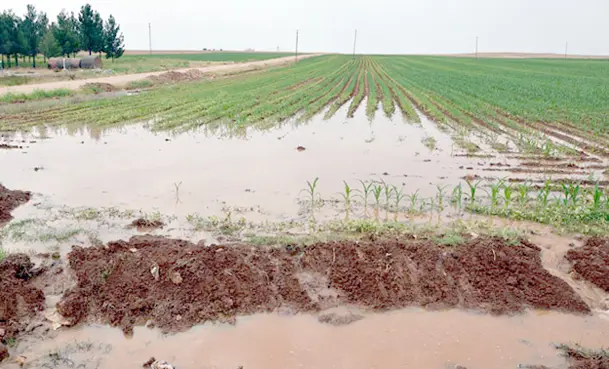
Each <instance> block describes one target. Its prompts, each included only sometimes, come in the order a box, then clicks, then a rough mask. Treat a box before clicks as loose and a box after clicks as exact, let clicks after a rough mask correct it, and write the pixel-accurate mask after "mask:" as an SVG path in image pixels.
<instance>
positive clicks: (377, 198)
mask: <svg viewBox="0 0 609 369" xmlns="http://www.w3.org/2000/svg"><path fill="white" fill-rule="evenodd" d="M372 194H373V195H374V210H375V213H376V219H377V220H378V218H379V210H380V208H381V195H382V194H383V186H381V185H378V184H375V185H374V188H373V192H372Z"/></svg>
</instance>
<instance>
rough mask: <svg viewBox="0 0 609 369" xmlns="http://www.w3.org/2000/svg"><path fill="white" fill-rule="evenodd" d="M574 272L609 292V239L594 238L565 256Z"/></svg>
mask: <svg viewBox="0 0 609 369" xmlns="http://www.w3.org/2000/svg"><path fill="white" fill-rule="evenodd" d="M565 258H566V259H567V260H569V261H570V262H571V263H572V264H573V270H574V271H575V272H577V274H578V275H579V276H581V277H582V278H583V279H585V280H587V281H588V282H590V283H592V284H594V285H596V286H598V287H600V288H602V289H603V290H605V292H609V238H601V237H593V238H590V239H588V241H586V243H585V244H584V246H582V247H579V248H574V249H571V250H569V251H568V252H567V255H566V256H565Z"/></svg>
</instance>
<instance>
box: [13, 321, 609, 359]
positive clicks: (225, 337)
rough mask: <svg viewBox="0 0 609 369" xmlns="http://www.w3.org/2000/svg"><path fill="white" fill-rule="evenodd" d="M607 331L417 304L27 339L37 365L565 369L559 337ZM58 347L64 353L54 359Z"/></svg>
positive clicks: (599, 338) (586, 339) (594, 341)
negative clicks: (353, 313)
mask: <svg viewBox="0 0 609 369" xmlns="http://www.w3.org/2000/svg"><path fill="white" fill-rule="evenodd" d="M607 332H609V322H608V321H607V320H603V319H600V318H596V317H578V316H573V315H568V314H559V313H543V312H534V311H533V312H529V313H526V314H523V315H518V316H515V317H490V316H484V315H475V314H471V313H467V312H462V311H445V312H429V311H422V310H418V309H416V310H412V309H411V310H402V311H395V312H391V313H386V314H363V315H362V319H361V320H359V321H357V322H354V323H352V324H349V325H346V326H333V325H328V324H324V323H320V322H319V321H318V318H316V317H315V316H309V315H297V316H280V315H277V314H269V315H254V316H249V317H242V318H238V319H237V323H236V325H235V326H232V325H226V324H205V325H202V326H197V327H194V328H193V329H191V330H189V331H187V332H184V333H180V334H177V335H175V334H172V335H164V334H162V333H161V332H159V331H157V330H156V329H153V330H150V329H147V328H144V327H141V328H136V329H135V332H134V335H133V337H132V338H125V337H124V336H123V334H122V333H121V331H120V330H119V329H112V328H106V327H101V326H87V327H84V328H77V329H71V330H69V331H62V332H59V333H56V334H55V335H54V336H53V339H52V340H49V341H47V342H45V343H43V344H41V345H40V346H37V347H31V346H29V345H27V343H26V344H24V346H25V347H24V350H23V352H22V353H23V354H25V355H27V356H28V360H32V363H34V364H36V366H37V367H43V365H45V364H46V365H47V366H46V367H51V368H68V367H81V368H87V369H88V368H100V369H105V368H108V369H109V368H115V367H116V365H117V364H119V363H120V365H122V367H125V368H138V367H141V365H142V363H143V362H145V361H146V360H148V358H149V357H151V356H153V357H155V358H158V359H160V358H162V359H163V360H166V361H168V362H170V363H172V364H173V365H175V366H176V367H177V368H185V369H195V368H197V369H198V368H239V367H243V368H252V369H264V368H290V369H298V368H362V369H363V368H413V369H416V368H440V369H444V368H455V367H456V366H457V365H462V366H463V367H466V368H474V369H503V368H518V367H519V365H521V366H520V367H526V366H525V365H546V366H550V367H552V368H557V369H561V368H566V367H567V366H566V364H565V360H564V358H563V357H561V356H560V355H559V353H558V351H556V349H555V348H554V347H553V344H555V343H556V342H578V343H580V344H582V345H586V346H590V347H595V346H597V345H599V344H603V343H606V342H607V339H608V338H607V334H608V333H607ZM50 353H57V356H58V357H59V359H57V360H55V362H54V361H53V359H52V358H50V357H49V354H50ZM61 359H68V360H70V361H68V362H67V363H66V362H63V361H62V360H61ZM68 363H71V365H69V364H68ZM7 367H11V366H10V365H9V366H7ZM13 367H17V365H13Z"/></svg>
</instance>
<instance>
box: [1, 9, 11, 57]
mask: <svg viewBox="0 0 609 369" xmlns="http://www.w3.org/2000/svg"><path fill="white" fill-rule="evenodd" d="M13 17H14V15H13V14H12V13H10V12H8V11H3V12H2V13H0V57H1V61H2V67H3V68H6V67H10V66H11V64H10V63H11V59H10V56H9V54H10V52H11V48H12V46H11V39H10V30H11V27H12V23H13ZM5 55H6V56H7V59H8V63H6V64H5V62H4V56H5Z"/></svg>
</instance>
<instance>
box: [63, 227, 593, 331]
mask: <svg viewBox="0 0 609 369" xmlns="http://www.w3.org/2000/svg"><path fill="white" fill-rule="evenodd" d="M68 259H69V263H70V267H71V269H72V271H73V272H74V273H75V277H76V279H77V285H76V287H74V288H73V289H71V290H70V291H68V292H67V293H66V294H65V295H64V297H63V299H62V301H60V303H59V304H58V306H57V308H58V311H59V312H60V313H61V314H62V315H63V316H64V317H66V318H68V319H69V320H70V321H71V323H72V324H76V323H78V322H87V321H88V322H102V323H109V324H111V325H114V326H119V327H121V328H122V329H123V330H124V331H125V332H126V333H130V332H132V329H133V326H134V325H143V324H145V323H146V322H148V321H151V322H152V323H153V324H155V325H156V326H158V327H160V328H161V329H162V330H164V331H180V330H184V329H187V328H189V327H191V326H193V325H195V324H199V323H202V322H205V321H210V320H211V321H215V320H220V321H228V322H232V321H234V317H235V316H236V315H244V314H253V313H260V312H271V311H275V310H277V309H279V308H281V309H282V310H286V309H287V310H288V311H291V312H316V311H319V310H320V309H321V308H324V307H326V306H328V304H327V303H326V301H324V298H327V296H316V295H315V293H316V292H315V291H311V290H310V288H309V287H308V286H307V285H306V284H304V283H301V282H300V280H299V278H298V276H299V275H302V274H303V273H304V274H308V275H314V276H316V278H318V279H319V280H320V281H323V285H324V288H326V287H327V289H330V290H332V291H336V293H335V294H334V295H333V297H332V298H333V299H336V300H337V301H336V304H356V305H359V306H362V307H364V308H369V309H372V310H381V311H383V310H390V309H396V308H402V307H407V306H421V307H426V308H431V309H435V308H464V309H472V310H476V311H482V312H490V313H493V314H512V313H518V312H522V311H523V310H525V309H527V308H539V309H554V310H560V311H567V312H575V313H588V312H589V311H590V310H589V307H588V306H587V305H586V304H585V303H584V302H583V301H582V300H581V299H580V297H579V296H578V295H577V294H576V293H575V292H574V291H573V290H572V289H571V288H570V287H569V286H568V285H567V284H566V283H565V282H564V281H562V280H561V279H559V278H557V277H554V276H552V275H550V274H549V273H548V272H547V271H546V270H545V269H544V268H543V266H542V264H541V258H540V249H539V248H538V247H536V246H534V245H532V244H529V243H527V242H525V241H523V242H522V243H520V244H518V245H507V244H506V243H505V242H504V241H503V240H502V239H498V238H478V239H474V240H470V241H467V242H466V243H465V244H463V245H460V246H453V247H446V246H439V245H437V244H435V243H434V242H432V241H430V240H426V241H417V240H408V241H404V242H398V241H383V242H380V241H379V242H363V243H362V242H360V243H356V242H352V241H349V242H336V243H327V244H316V245H312V246H308V247H306V248H298V247H296V248H294V247H289V248H285V249H279V248H267V247H252V246H247V245H233V246H217V245H212V246H204V245H203V244H193V243H191V242H188V241H184V240H176V239H168V238H164V237H154V236H135V237H132V238H131V239H130V240H129V241H128V242H127V241H117V242H110V243H109V244H108V245H107V246H98V247H89V248H82V247H78V246H74V247H73V250H72V251H71V252H70V254H69V255H68Z"/></svg>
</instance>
